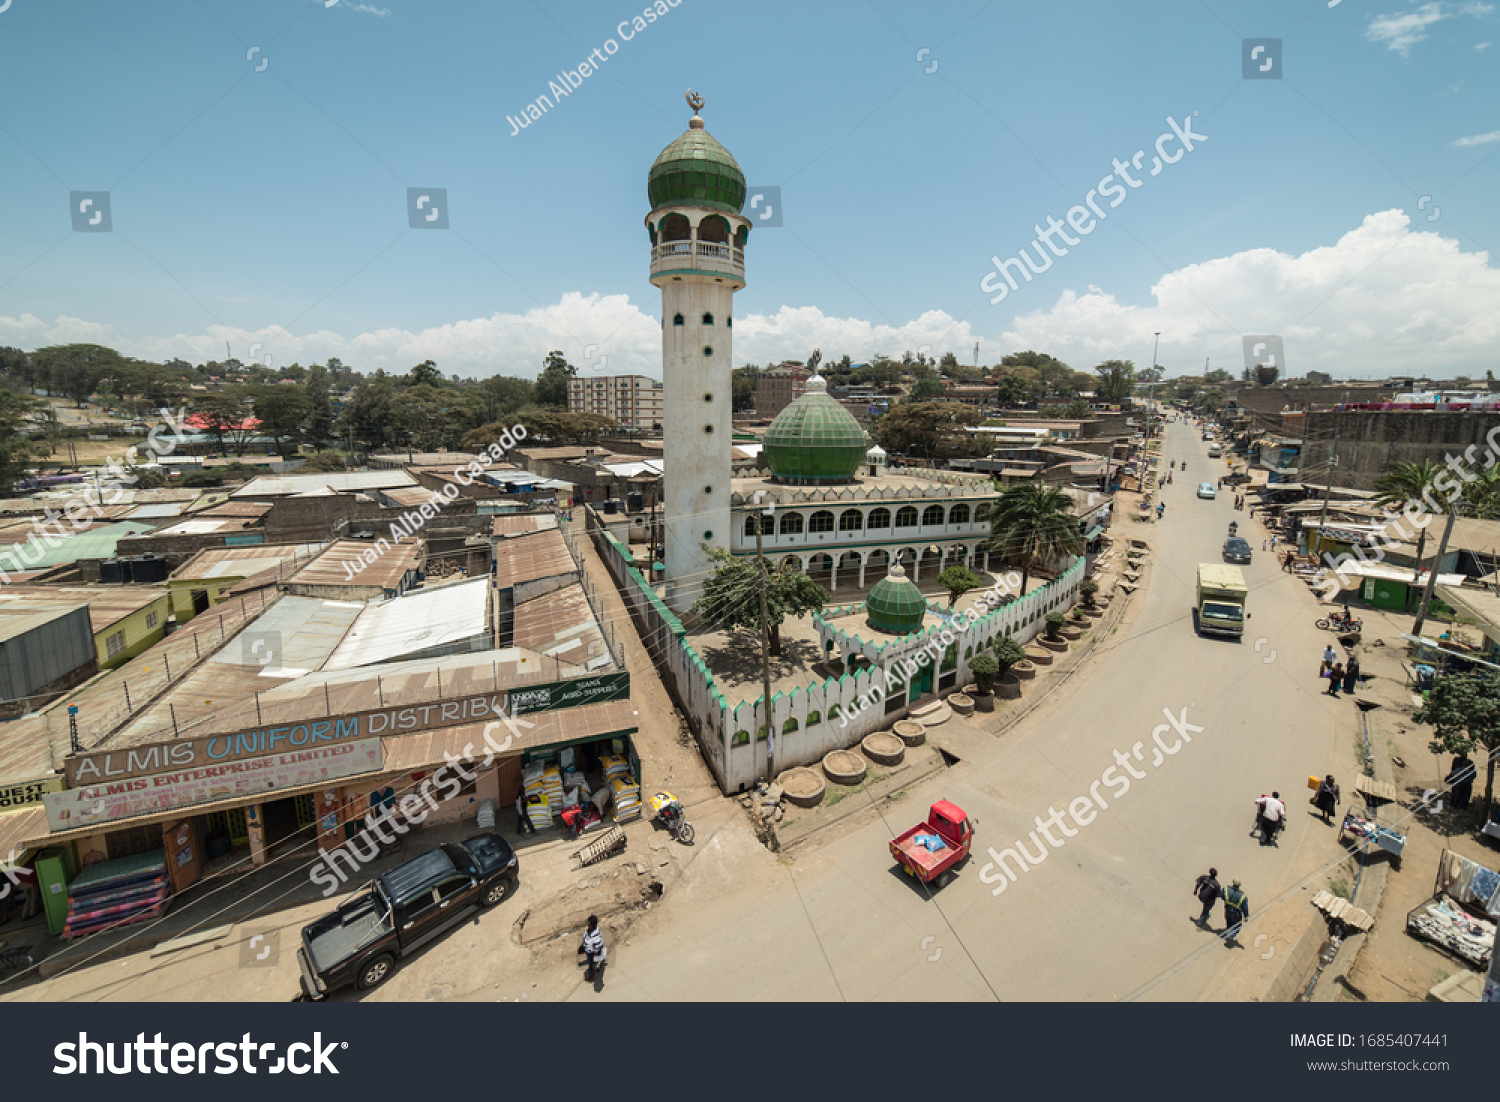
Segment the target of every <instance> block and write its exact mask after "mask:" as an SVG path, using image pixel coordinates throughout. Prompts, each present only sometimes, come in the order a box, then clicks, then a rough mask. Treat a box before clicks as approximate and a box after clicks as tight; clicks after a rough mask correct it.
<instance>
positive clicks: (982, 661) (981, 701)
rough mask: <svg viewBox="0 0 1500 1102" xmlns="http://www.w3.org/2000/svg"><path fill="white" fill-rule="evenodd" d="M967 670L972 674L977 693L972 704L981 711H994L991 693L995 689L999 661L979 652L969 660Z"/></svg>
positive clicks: (993, 700)
mask: <svg viewBox="0 0 1500 1102" xmlns="http://www.w3.org/2000/svg"><path fill="white" fill-rule="evenodd" d="M969 670H970V672H972V673H973V674H974V684H975V686H976V687H977V689H978V693H979V695H978V696H976V697H975V698H974V706H975V707H976V708H978V709H979V710H980V711H981V712H992V711H994V710H995V699H994V697H993V696H992V695H991V694H992V693H993V692H994V690H995V678H996V677H998V676H999V674H1000V663H998V662H996V661H995V659H994V658H993V657H992V656H990V655H988V654H979V655H975V656H974V658H973V659H972V660H971V661H970V662H969Z"/></svg>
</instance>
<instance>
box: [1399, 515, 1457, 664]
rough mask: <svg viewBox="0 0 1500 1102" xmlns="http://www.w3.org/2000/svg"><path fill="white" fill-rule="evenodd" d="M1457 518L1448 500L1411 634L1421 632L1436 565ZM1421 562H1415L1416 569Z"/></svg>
mask: <svg viewBox="0 0 1500 1102" xmlns="http://www.w3.org/2000/svg"><path fill="white" fill-rule="evenodd" d="M1457 520H1458V510H1457V509H1456V508H1455V507H1454V506H1453V504H1452V503H1451V502H1450V503H1449V505H1448V522H1447V523H1446V524H1444V525H1443V538H1442V539H1440V540H1438V549H1437V555H1436V556H1435V557H1434V558H1433V560H1432V569H1431V570H1430V571H1429V572H1428V574H1427V585H1426V586H1425V587H1424V588H1423V589H1422V603H1421V604H1420V605H1418V606H1417V618H1416V620H1415V621H1413V623H1412V625H1411V633H1412V634H1413V635H1421V634H1422V622H1423V621H1424V620H1426V619H1427V606H1428V605H1430V604H1431V603H1432V591H1433V590H1434V589H1436V588H1437V576H1438V567H1440V566H1442V565H1443V555H1444V554H1446V553H1447V551H1448V537H1449V536H1451V535H1453V525H1454V523H1455V522H1456V521H1457ZM1421 567H1422V564H1421V563H1417V569H1419V570H1420V569H1421Z"/></svg>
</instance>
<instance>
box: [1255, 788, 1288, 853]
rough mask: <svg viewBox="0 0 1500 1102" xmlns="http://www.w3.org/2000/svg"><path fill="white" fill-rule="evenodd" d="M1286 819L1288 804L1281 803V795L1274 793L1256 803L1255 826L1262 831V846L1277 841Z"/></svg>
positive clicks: (1262, 797)
mask: <svg viewBox="0 0 1500 1102" xmlns="http://www.w3.org/2000/svg"><path fill="white" fill-rule="evenodd" d="M1285 819H1286V804H1284V803H1282V802H1281V793H1280V792H1272V793H1271V794H1270V795H1269V796H1261V797H1260V798H1259V799H1257V800H1256V801H1255V825H1256V828H1257V829H1259V830H1260V844H1261V845H1263V846H1264V845H1269V844H1270V843H1271V842H1273V841H1275V840H1276V832H1277V831H1278V830H1280V829H1281V827H1282V825H1283V823H1284V821H1285Z"/></svg>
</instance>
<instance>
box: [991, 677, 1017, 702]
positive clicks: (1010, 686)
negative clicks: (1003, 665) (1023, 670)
mask: <svg viewBox="0 0 1500 1102" xmlns="http://www.w3.org/2000/svg"><path fill="white" fill-rule="evenodd" d="M995 695H996V696H998V697H1000V698H1001V699H1002V700H1020V699H1021V682H1020V680H1019V679H1018V678H1016V677H1014V676H1010V675H1007V676H1005V677H1002V678H1001V679H1000V680H999V681H997V682H995Z"/></svg>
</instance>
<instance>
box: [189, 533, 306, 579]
mask: <svg viewBox="0 0 1500 1102" xmlns="http://www.w3.org/2000/svg"><path fill="white" fill-rule="evenodd" d="M325 546H326V545H325V544H321V543H276V544H269V545H267V544H258V545H256V546H254V547H209V548H205V549H204V550H202V551H199V552H198V553H197V554H196V555H194V556H193V557H192V558H190V559H189V560H188V561H187V562H185V563H183V564H182V565H181V566H179V567H178V568H177V569H176V570H174V571H172V574H171V579H172V581H174V582H175V581H187V580H192V581H197V580H199V579H208V578H248V577H250V576H251V575H253V574H259V573H260V572H261V571H263V570H273V569H275V568H276V567H278V566H280V565H281V564H282V563H291V562H293V561H295V560H298V559H304V560H306V559H312V558H313V557H314V556H315V555H317V553H318V552H319V551H321V550H322V549H323V548H324V547H325Z"/></svg>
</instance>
